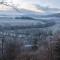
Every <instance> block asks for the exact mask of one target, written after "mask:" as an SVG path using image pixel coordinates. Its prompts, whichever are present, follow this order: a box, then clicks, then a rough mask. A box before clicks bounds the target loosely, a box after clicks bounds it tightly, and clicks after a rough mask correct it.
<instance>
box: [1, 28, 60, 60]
mask: <svg viewBox="0 0 60 60" xmlns="http://www.w3.org/2000/svg"><path fill="white" fill-rule="evenodd" d="M59 42H60V31H57V32H56V33H53V31H52V30H49V29H41V28H37V29H36V28H31V29H29V28H28V29H19V30H7V31H5V30H4V31H0V60H58V59H59V60H60V53H59V51H60V43H59Z"/></svg>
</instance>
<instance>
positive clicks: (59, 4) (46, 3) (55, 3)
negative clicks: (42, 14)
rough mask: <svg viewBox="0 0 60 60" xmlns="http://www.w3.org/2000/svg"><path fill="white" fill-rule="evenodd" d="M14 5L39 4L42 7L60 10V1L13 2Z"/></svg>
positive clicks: (17, 0) (24, 0) (19, 0)
mask: <svg viewBox="0 0 60 60" xmlns="http://www.w3.org/2000/svg"><path fill="white" fill-rule="evenodd" d="M13 1H14V3H16V2H19V3H20V4H21V5H22V4H39V5H42V6H45V7H46V6H48V7H56V8H60V0H13Z"/></svg>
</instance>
